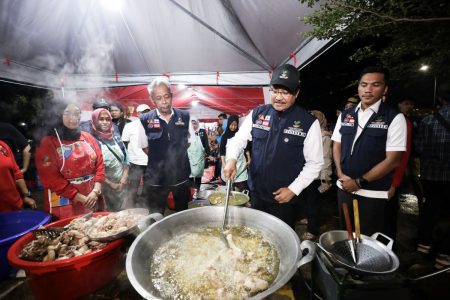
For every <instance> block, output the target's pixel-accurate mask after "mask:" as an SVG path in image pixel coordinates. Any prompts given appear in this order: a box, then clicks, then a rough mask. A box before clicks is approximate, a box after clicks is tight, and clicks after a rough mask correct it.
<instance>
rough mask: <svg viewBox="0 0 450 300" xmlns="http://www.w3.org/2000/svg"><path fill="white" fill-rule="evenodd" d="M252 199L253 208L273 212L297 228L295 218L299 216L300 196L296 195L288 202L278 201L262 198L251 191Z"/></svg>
mask: <svg viewBox="0 0 450 300" xmlns="http://www.w3.org/2000/svg"><path fill="white" fill-rule="evenodd" d="M250 199H251V202H252V208H254V209H257V210H261V211H263V212H266V213H268V214H271V215H273V216H275V217H277V218H278V219H281V220H282V221H284V222H285V223H286V224H288V225H289V226H291V227H292V229H294V228H295V218H296V216H297V212H296V209H297V203H296V202H298V200H299V197H298V196H295V197H294V198H292V199H291V201H289V202H287V203H277V202H268V201H265V200H262V199H261V197H259V196H258V194H257V193H255V192H250ZM274 201H275V200H274Z"/></svg>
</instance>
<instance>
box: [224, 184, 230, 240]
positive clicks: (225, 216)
mask: <svg viewBox="0 0 450 300" xmlns="http://www.w3.org/2000/svg"><path fill="white" fill-rule="evenodd" d="M230 193H231V179H228V180H227V194H226V196H225V203H224V205H223V221H222V237H223V238H224V240H225V243H226V245H227V247H228V248H229V247H230V245H229V244H228V240H227V237H226V235H225V228H226V226H227V219H228V201H229V200H230Z"/></svg>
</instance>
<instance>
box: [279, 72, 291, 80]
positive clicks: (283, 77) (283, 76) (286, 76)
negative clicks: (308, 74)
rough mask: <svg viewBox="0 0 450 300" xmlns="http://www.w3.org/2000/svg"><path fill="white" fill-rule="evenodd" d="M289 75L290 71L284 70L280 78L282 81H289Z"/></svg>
mask: <svg viewBox="0 0 450 300" xmlns="http://www.w3.org/2000/svg"><path fill="white" fill-rule="evenodd" d="M288 75H289V73H288V71H286V70H284V71H283V72H282V73H281V74H280V78H281V79H288V78H289V76H288Z"/></svg>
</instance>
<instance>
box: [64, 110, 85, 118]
mask: <svg viewBox="0 0 450 300" xmlns="http://www.w3.org/2000/svg"><path fill="white" fill-rule="evenodd" d="M63 116H64V117H68V118H70V117H74V118H79V117H81V112H79V111H77V112H70V111H65V112H63Z"/></svg>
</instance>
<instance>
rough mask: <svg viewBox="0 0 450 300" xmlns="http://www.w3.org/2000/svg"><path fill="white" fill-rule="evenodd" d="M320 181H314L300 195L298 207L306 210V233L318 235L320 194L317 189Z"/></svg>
mask: <svg viewBox="0 0 450 300" xmlns="http://www.w3.org/2000/svg"><path fill="white" fill-rule="evenodd" d="M319 186H320V180H314V181H313V182H311V184H310V185H309V186H308V187H307V188H306V189H304V190H303V192H302V193H301V194H300V203H299V204H300V206H301V207H302V208H304V210H306V213H305V216H306V218H307V219H308V225H307V231H308V232H310V233H312V234H314V235H318V234H319V230H320V225H319V224H320V204H321V198H322V194H320V192H319V190H318V188H319Z"/></svg>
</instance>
